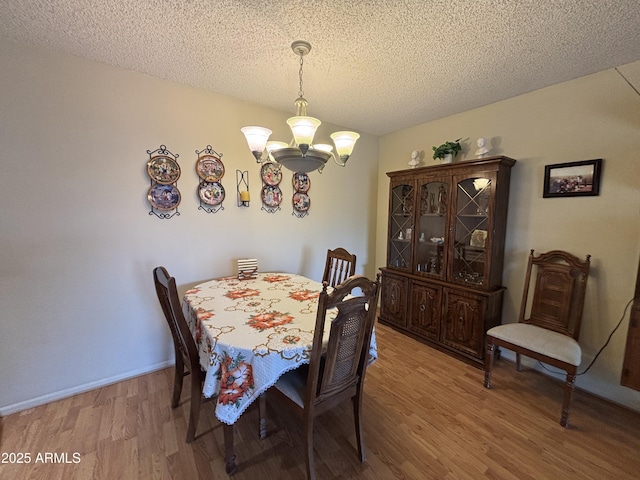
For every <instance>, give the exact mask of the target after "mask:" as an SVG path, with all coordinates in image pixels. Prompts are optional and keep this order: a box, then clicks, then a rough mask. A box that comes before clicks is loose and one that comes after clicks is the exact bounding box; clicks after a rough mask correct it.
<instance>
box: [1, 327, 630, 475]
mask: <svg viewBox="0 0 640 480" xmlns="http://www.w3.org/2000/svg"><path fill="white" fill-rule="evenodd" d="M376 328H377V341H378V349H379V353H380V359H379V360H378V361H377V362H375V363H374V364H373V365H372V366H371V367H370V368H369V370H368V372H367V379H366V382H365V383H366V385H365V397H364V400H363V412H364V440H365V446H366V456H367V462H366V463H365V464H361V463H360V462H359V460H358V456H357V450H356V445H355V434H354V427H353V416H352V408H351V405H350V404H346V405H343V406H341V407H340V408H339V409H337V410H336V411H333V412H328V413H327V414H326V415H323V416H322V417H320V418H319V419H318V422H317V424H316V426H315V435H314V443H315V447H316V449H315V458H316V466H317V473H318V478H319V479H367V480H388V479H400V480H402V479H404V480H414V479H415V480H418V479H419V480H422V479H452V480H453V479H455V480H464V479H470V480H471V479H472V480H475V479H478V478H486V479H495V480H545V479H549V480H556V479H559V478H561V479H563V480H567V479H568V480H573V479H576V480H578V479H580V480H590V479H594V480H595V479H598V480H601V479H603V478H607V479H608V478H615V479H616V480H618V479H619V480H630V479H634V480H635V479H637V478H638V471H640V456H639V455H638V452H639V451H640V414H638V413H636V412H631V411H629V410H626V409H624V408H621V407H619V406H615V405H612V404H610V403H608V402H606V401H604V400H602V399H599V398H596V397H594V396H591V395H588V394H586V393H584V392H581V391H577V392H576V394H575V398H574V403H573V408H572V414H571V426H570V428H568V429H564V428H562V427H561V426H560V425H559V423H558V421H559V415H560V406H561V402H562V385H561V384H560V383H559V382H557V381H555V380H552V379H550V378H548V377H546V376H544V375H541V374H539V373H538V372H534V371H527V370H526V369H525V370H524V371H523V372H517V371H515V368H514V366H513V364H511V363H509V362H506V361H504V360H500V361H497V362H496V366H495V368H494V379H493V380H494V381H493V383H494V388H493V389H491V390H487V389H485V388H484V386H483V383H482V381H483V376H482V372H481V371H480V370H478V369H476V368H474V367H471V366H469V365H466V364H464V363H462V362H460V361H457V360H455V359H452V358H451V357H449V356H447V355H445V354H443V353H441V352H438V351H437V350H434V349H431V348H429V347H427V346H425V345H422V344H420V343H418V342H416V341H414V340H412V339H410V338H408V337H405V336H403V335H400V334H398V333H396V332H394V331H393V330H392V329H390V328H388V327H385V326H382V325H378V327H376ZM172 381H173V373H172V370H171V369H165V370H161V371H158V372H154V373H151V374H148V375H144V376H141V377H137V378H133V379H130V380H126V381H124V382H120V383H118V384H115V385H110V386H106V387H103V388H100V389H97V390H95V391H92V392H87V393H84V394H81V395H77V396H74V397H71V398H67V399H63V400H60V401H58V402H54V403H51V404H48V405H44V406H42V407H37V408H32V409H29V410H26V411H23V412H19V413H16V414H14V415H10V416H7V417H4V418H2V419H0V441H1V444H0V452H3V453H4V452H7V453H9V452H11V453H18V452H29V453H30V454H31V459H32V461H31V463H29V464H7V463H5V464H0V478H1V479H5V478H7V479H12V480H26V479H35V480H40V479H42V480H44V479H47V480H48V479H64V480H76V479H77V480H87V479H92V480H93V479H96V480H102V479H104V480H112V479H116V478H117V479H120V478H123V479H125V478H126V479H141V480H147V479H171V480H181V479H185V480H187V479H189V480H191V479H197V478H201V479H225V478H227V475H226V474H225V471H224V454H223V445H224V443H223V436H222V427H221V425H220V423H219V422H218V420H217V419H216V417H215V413H214V411H213V407H214V404H212V403H206V404H204V405H203V406H202V412H201V416H200V422H199V425H198V430H197V437H196V439H195V441H194V442H193V443H191V444H186V443H185V441H184V439H185V437H186V431H187V421H188V418H189V417H188V408H189V402H188V389H185V390H186V391H185V392H183V396H182V401H181V403H180V405H179V406H178V408H176V409H171V407H170V399H171V389H172V383H171V382H172ZM267 400H268V401H267V416H268V421H267V430H268V436H267V438H266V439H264V440H262V441H261V440H259V439H258V412H257V408H250V409H249V410H248V411H247V412H246V413H245V414H244V415H243V416H242V417H241V419H240V421H239V422H238V423H237V424H236V428H235V430H236V454H237V462H238V472H237V473H236V475H235V476H234V480H253V479H255V478H261V479H264V480H271V479H273V480H280V479H283V480H287V479H304V477H305V463H304V452H303V450H304V448H303V446H302V428H301V424H300V421H299V419H298V418H297V417H294V416H291V415H288V414H285V413H283V412H285V411H284V409H279V408H278V399H276V398H271V397H269V396H268V397H267ZM47 452H50V453H57V454H59V455H61V454H67V455H68V456H69V458H73V457H71V455H72V454H73V453H75V452H77V453H78V454H79V459H80V462H79V463H72V462H70V463H51V462H50V463H42V462H38V463H36V462H35V457H36V455H37V454H38V453H40V454H44V453H47ZM59 458H60V457H59Z"/></svg>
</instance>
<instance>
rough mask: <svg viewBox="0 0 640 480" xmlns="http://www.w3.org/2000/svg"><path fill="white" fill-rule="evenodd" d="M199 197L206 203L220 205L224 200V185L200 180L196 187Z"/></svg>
mask: <svg viewBox="0 0 640 480" xmlns="http://www.w3.org/2000/svg"><path fill="white" fill-rule="evenodd" d="M198 194H199V195H200V199H201V200H202V201H203V202H204V203H206V204H207V205H213V206H215V205H220V204H221V203H222V201H223V200H224V187H223V186H222V184H221V183H218V182H213V183H208V182H202V183H201V184H200V188H199V189H198Z"/></svg>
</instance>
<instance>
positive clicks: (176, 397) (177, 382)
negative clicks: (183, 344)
mask: <svg viewBox="0 0 640 480" xmlns="http://www.w3.org/2000/svg"><path fill="white" fill-rule="evenodd" d="M183 378H184V361H183V360H182V354H181V353H180V352H179V351H176V366H175V369H174V373H173V396H172V397H171V408H176V407H177V406H178V404H179V403H180V395H181V394H182V379H183Z"/></svg>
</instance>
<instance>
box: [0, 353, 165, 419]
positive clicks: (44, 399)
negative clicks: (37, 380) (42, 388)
mask: <svg viewBox="0 0 640 480" xmlns="http://www.w3.org/2000/svg"><path fill="white" fill-rule="evenodd" d="M173 364H174V362H173V360H171V361H166V362H161V363H157V364H155V365H151V366H149V367H146V368H141V369H139V370H133V371H131V372H127V373H123V374H121V375H115V376H113V377H108V378H104V379H102V380H97V381H95V382H89V383H85V384H83V385H78V386H76V387H73V388H67V389H65V390H60V391H57V392H53V393H49V394H47V395H42V396H41V397H36V398H31V399H29V400H25V401H24V402H18V403H14V404H12V405H7V406H5V407H0V418H1V417H6V416H7V415H11V414H13V413H18V412H21V411H23V410H28V409H29V408H34V407H40V406H42V405H46V404H47V403H51V402H55V401H57V400H62V399H63V398H67V397H72V396H74V395H78V394H79V393H85V392H88V391H90V390H95V389H96V388H101V387H106V386H107V385H112V384H114V383H118V382H122V381H124V380H129V379H130V378H134V377H139V376H140V375H146V374H147V373H151V372H155V371H157V370H162V369H163V368H167V367H170V366H173Z"/></svg>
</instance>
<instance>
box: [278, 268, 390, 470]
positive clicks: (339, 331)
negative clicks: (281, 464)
mask: <svg viewBox="0 0 640 480" xmlns="http://www.w3.org/2000/svg"><path fill="white" fill-rule="evenodd" d="M323 283H324V288H323V290H322V292H321V293H320V297H319V299H318V313H317V316H316V325H315V330H314V337H313V346H312V348H311V358H310V363H309V365H304V366H302V367H301V368H298V369H296V370H292V371H290V372H287V373H285V374H284V375H283V376H282V377H280V379H279V380H278V382H277V383H276V384H275V387H274V388H272V389H271V390H270V392H276V394H278V396H280V397H282V398H283V399H284V403H285V404H286V405H287V406H289V407H290V408H292V409H293V411H294V412H295V413H296V414H297V415H298V416H299V417H301V419H302V422H303V429H304V444H305V451H306V466H307V478H308V479H310V480H312V479H315V478H316V474H315V463H314V455H313V423H314V419H315V417H317V416H318V415H320V414H322V413H324V412H326V411H327V410H330V409H332V408H334V407H336V406H337V405H339V404H340V403H342V402H344V401H346V400H351V401H352V402H353V416H354V422H355V430H356V441H357V444H358V454H359V455H360V461H361V462H364V461H365V452H364V442H363V439H362V394H363V389H364V377H365V372H366V368H367V364H368V360H369V346H370V343H371V336H372V332H373V325H374V322H375V316H376V306H377V303H378V296H379V288H380V275H379V274H378V276H377V278H376V280H375V281H371V280H369V279H368V278H366V277H365V276H363V275H355V276H352V277H350V278H349V279H347V280H346V281H345V282H343V283H342V284H340V285H338V286H337V287H336V288H335V289H334V290H333V291H332V292H331V293H327V287H328V283H327V282H323ZM356 289H360V292H359V293H360V295H359V296H351V294H352V291H354V290H356ZM355 294H356V292H354V293H353V295H355ZM331 309H337V314H335V318H334V319H333V320H331V319H330V318H329V319H327V318H328V317H329V316H333V315H334V313H335V310H333V313H332V312H330V313H329V314H327V311H328V310H331ZM326 321H329V322H331V328H330V333H329V341H328V345H327V347H326V349H324V350H323V332H324V327H325V322H326Z"/></svg>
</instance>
